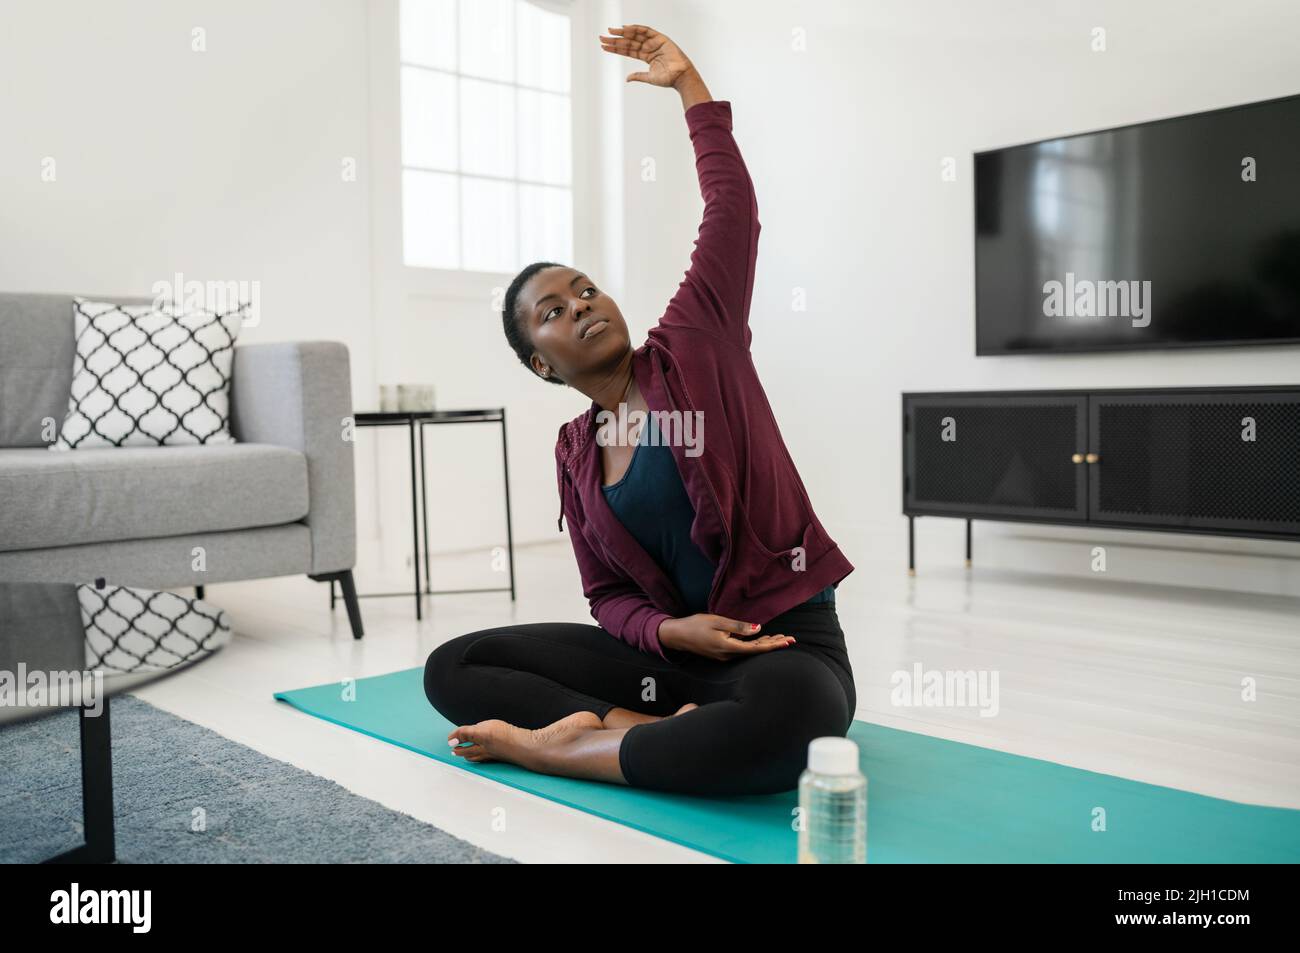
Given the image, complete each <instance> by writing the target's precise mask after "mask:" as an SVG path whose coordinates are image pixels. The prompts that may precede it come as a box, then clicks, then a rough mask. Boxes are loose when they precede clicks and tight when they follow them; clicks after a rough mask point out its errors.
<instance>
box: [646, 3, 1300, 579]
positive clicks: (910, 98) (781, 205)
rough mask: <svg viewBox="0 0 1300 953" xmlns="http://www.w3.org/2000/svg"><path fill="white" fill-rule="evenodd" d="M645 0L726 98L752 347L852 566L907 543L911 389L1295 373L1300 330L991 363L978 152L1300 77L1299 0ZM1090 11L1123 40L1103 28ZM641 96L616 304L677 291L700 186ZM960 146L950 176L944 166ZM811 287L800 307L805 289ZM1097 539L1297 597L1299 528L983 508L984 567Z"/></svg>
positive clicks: (943, 553) (1116, 550)
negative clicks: (1135, 525)
mask: <svg viewBox="0 0 1300 953" xmlns="http://www.w3.org/2000/svg"><path fill="white" fill-rule="evenodd" d="M625 14H626V16H625V19H627V20H629V21H632V22H641V23H648V24H651V25H653V26H655V27H657V28H658V29H661V30H662V31H664V32H665V33H668V34H669V35H670V36H672V37H673V38H674V39H675V40H677V41H678V42H679V43H680V45H681V46H682V47H683V48H684V49H685V51H686V52H687V54H688V55H689V56H691V58H692V59H693V61H694V62H695V63H696V65H697V66H698V67H699V69H700V70H701V72H702V74H703V75H704V77H705V80H706V82H707V83H708V84H709V87H710V90H711V92H712V94H713V96H714V98H715V99H729V100H731V101H732V106H733V115H734V120H735V132H736V136H737V139H738V141H739V143H740V145H741V149H742V151H743V152H744V155H745V158H746V161H747V163H748V165H749V168H750V172H751V174H752V176H753V178H754V181H755V185H756V189H757V193H758V203H759V210H760V218H761V220H762V222H763V234H762V238H761V240H760V249H759V257H758V266H757V278H756V281H755V289H754V297H753V302H752V311H751V323H752V326H753V329H754V341H753V351H754V355H755V361H756V363H757V364H758V367H759V370H760V373H761V374H762V375H763V380H764V384H765V387H766V389H767V392H768V395H769V397H770V399H771V402H772V404H773V407H774V410H775V411H776V414H777V419H778V421H780V423H781V425H782V429H783V433H784V434H785V437H786V441H787V443H788V444H789V446H790V448H791V452H792V454H793V456H794V458H795V461H796V462H797V463H798V464H799V466H800V470H801V473H802V475H803V477H804V480H805V482H806V483H807V484H808V487H809V492H810V494H811V496H812V499H813V501H814V504H815V505H816V507H817V510H818V514H819V516H820V517H821V518H822V521H823V522H824V523H825V524H826V525H827V527H828V529H829V530H830V532H831V534H832V536H834V537H835V538H836V539H837V540H838V541H839V542H840V544H841V546H842V547H843V548H844V550H845V551H846V553H847V554H848V555H849V558H850V559H851V560H853V561H854V562H855V563H856V564H857V565H859V566H867V565H868V564H874V563H876V562H877V561H883V562H884V564H885V566H886V568H887V569H888V568H890V567H895V568H898V569H900V571H901V567H902V566H904V565H905V559H906V536H905V533H906V520H905V519H903V517H902V516H901V515H900V512H901V495H902V490H901V474H900V471H901V461H900V441H901V437H900V429H899V416H900V409H899V394H900V392H902V391H905V390H958V389H963V388H971V389H995V388H1011V387H1014V388H1048V387H1065V388H1085V387H1116V386H1176V385H1247V384H1276V383H1296V381H1297V378H1298V377H1300V348H1295V347H1284V348H1229V349H1221V350H1204V351H1195V352H1192V351H1185V352H1160V353H1152V352H1147V353H1125V354H1105V355H1087V356H1050V357H1047V356H1045V357H997V358H979V359H976V358H975V356H974V311H973V272H974V265H973V262H974V259H973V237H972V236H973V231H974V228H973V203H972V192H971V172H972V162H971V155H972V153H973V152H974V151H977V150H982V149H988V148H993V147H997V146H1000V145H1009V144H1014V143H1020V142H1025V141H1030V140H1035V139H1042V138H1048V137H1052V136H1057V135H1063V134H1068V133H1073V132H1082V131H1088V130H1092V129H1096V128H1102V127H1107V126H1113V125H1119V124H1123V123H1129V122H1139V121H1145V120H1149V119H1155V118H1160V117H1165V116H1171V115H1178V114H1181V113H1188V112H1196V111H1200V110H1205V109H1212V108H1216V107H1220V106H1227V105H1233V104H1236V103H1242V102H1248V101H1252V100H1260V99H1267V98H1270V97H1275V96H1282V95H1287V94H1293V93H1296V92H1300V57H1297V55H1296V47H1295V37H1296V36H1298V35H1300V6H1298V5H1296V4H1294V3H1286V2H1242V3H1234V4H1219V3H1204V2H1187V0H1142V2H1141V3H1134V2H1101V3H1087V4H1084V3H1060V2H1058V3H1046V2H1042V0H1025V2H1010V0H1000V2H993V0H983V2H971V0H945V2H925V3H920V2H916V0H884V2H873V3H870V4H865V3H857V2H849V0H844V2H826V0H823V2H812V3H803V4H798V5H796V4H793V3H787V2H774V0H773V2H764V3H752V2H740V0H679V2H676V3H673V4H666V3H662V2H659V0H654V2H650V0H641V2H634V0H629V2H628V3H627V4H626V5H625ZM1096 26H1102V27H1104V28H1105V29H1106V31H1107V41H1108V42H1107V51H1106V52H1104V53H1094V52H1092V51H1091V49H1090V40H1091V30H1092V28H1093V27H1096ZM796 29H802V30H803V31H805V34H806V44H807V48H806V51H804V52H797V51H795V50H792V35H793V31H794V30H796ZM629 71H630V70H629ZM626 110H627V116H628V123H627V126H628V131H627V155H628V168H629V178H628V183H627V187H626V193H625V194H626V196H627V200H628V209H627V220H628V221H629V222H635V223H638V227H637V228H635V229H629V232H628V239H627V252H628V263H627V273H628V288H629V294H630V299H629V300H627V301H623V302H621V304H622V306H623V308H624V311H625V312H629V313H638V312H640V311H642V310H645V311H647V312H649V311H653V310H654V309H655V308H656V307H662V303H663V302H666V301H667V300H668V297H669V296H670V295H671V293H672V291H673V290H674V289H675V287H676V283H677V282H678V281H679V280H680V278H681V273H682V270H683V269H684V268H685V267H686V264H687V261H688V256H689V253H690V251H691V247H692V246H691V241H692V238H693V235H694V226H695V223H696V222H698V214H699V209H700V207H701V202H700V199H699V196H698V190H697V189H695V187H694V184H693V168H692V166H691V164H690V153H689V150H684V149H683V143H685V142H686V141H687V140H686V136H685V132H684V127H683V124H682V119H681V116H680V106H679V104H678V102H677V97H676V96H675V95H674V94H671V93H663V91H660V90H652V89H649V88H646V87H640V88H636V89H629V90H628V91H627V107H626ZM642 155H655V156H658V157H660V164H659V168H660V170H661V173H660V176H659V179H658V182H657V183H651V184H643V183H640V182H637V181H635V180H633V179H632V177H631V174H630V170H631V168H632V166H633V164H634V163H635V162H636V161H637V158H638V157H639V156H642ZM944 156H953V157H955V158H956V159H957V166H958V181H957V182H955V183H945V182H943V181H941V179H940V174H939V171H940V161H941V158H942V157H944ZM796 288H802V289H805V290H806V294H807V311H806V312H795V311H793V310H792V307H791V301H792V295H793V292H794V289H796ZM917 526H918V530H917V532H918V558H919V561H920V562H919V565H920V570H921V571H922V572H924V570H925V566H926V565H927V563H928V564H929V565H936V564H944V565H948V566H960V564H961V563H960V560H961V557H962V532H963V526H962V523H961V522H960V521H957V520H938V519H928V520H919V521H918V523H917ZM1097 544H1102V545H1106V546H1107V547H1108V555H1109V572H1110V575H1111V577H1113V578H1123V579H1129V580H1151V581H1161V582H1169V583H1177V584H1201V585H1210V586H1225V587H1240V588H1246V589H1255V590H1260V591H1267V592H1288V593H1292V594H1300V558H1298V557H1300V551H1298V549H1297V547H1296V546H1295V545H1294V544H1290V545H1287V544H1278V543H1265V542H1258V541H1245V540H1232V539H1211V538H1207V537H1185V536H1178V535H1173V534H1154V533H1124V532H1099V531H1096V530H1092V531H1085V530H1077V529H1062V528H1054V527H1034V526H1025V525H1014V524H979V523H977V524H976V559H977V562H978V563H979V564H980V565H985V566H1016V567H1025V568H1043V569H1053V570H1059V571H1063V572H1073V573H1080V574H1086V573H1089V571H1090V570H1089V561H1088V560H1089V550H1090V548H1091V547H1092V546H1093V545H1097ZM1232 553H1252V554H1260V555H1259V558H1250V557H1244V558H1243V557H1241V556H1236V555H1228V554H1232ZM1263 554H1277V557H1278V558H1266V557H1265V556H1264V555H1263ZM874 570H875V566H874V565H872V566H871V569H870V570H869V571H874ZM850 580H852V577H850Z"/></svg>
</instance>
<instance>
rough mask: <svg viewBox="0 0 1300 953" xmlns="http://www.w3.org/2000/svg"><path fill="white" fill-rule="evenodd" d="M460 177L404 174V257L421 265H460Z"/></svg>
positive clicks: (443, 266) (421, 173)
mask: <svg viewBox="0 0 1300 953" xmlns="http://www.w3.org/2000/svg"><path fill="white" fill-rule="evenodd" d="M456 179H457V177H456V176H454V175H447V174H445V173H442V172H417V171H415V170H413V169H407V170H405V171H404V172H403V173H402V259H403V261H405V262H406V264H408V265H411V266H413V267H417V268H459V267H460V252H459V247H458V246H459V244H460V243H459V241H458V239H459V237H460V217H459V215H458V214H457V209H456Z"/></svg>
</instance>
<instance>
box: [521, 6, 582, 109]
mask: <svg viewBox="0 0 1300 953" xmlns="http://www.w3.org/2000/svg"><path fill="white" fill-rule="evenodd" d="M518 3H519V6H518V8H517V10H516V14H515V16H516V20H515V23H516V29H515V35H516V37H517V39H516V41H515V42H516V47H517V49H518V50H519V53H518V62H519V78H518V82H519V83H521V84H523V85H524V86H536V87H538V88H540V89H549V90H552V91H553V92H557V93H567V92H568V91H569V72H570V69H569V60H570V55H569V36H570V32H569V31H570V26H569V18H568V17H567V16H565V15H564V14H562V13H555V12H553V11H551V10H543V9H541V8H540V7H535V6H533V5H532V4H531V3H528V2H527V0H518Z"/></svg>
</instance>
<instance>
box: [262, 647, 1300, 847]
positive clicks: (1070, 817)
mask: <svg viewBox="0 0 1300 953" xmlns="http://www.w3.org/2000/svg"><path fill="white" fill-rule="evenodd" d="M423 676H424V670H423V669H422V668H412V669H407V670H405V671H401V672H392V673H390V674H388V675H378V676H375V677H373V678H362V679H357V680H356V682H355V684H354V690H355V695H356V697H355V700H351V701H345V700H344V697H343V696H344V691H343V688H344V686H343V685H342V684H340V683H330V684H328V685H316V686H314V687H311V688H300V689H296V690H294V691H288V692H277V693H276V694H275V697H276V698H277V699H279V700H281V701H284V702H288V703H289V704H290V705H293V706H294V707H295V708H299V709H301V710H302V711H305V712H307V713H308V714H310V715H315V716H316V717H317V718H323V719H325V720H326V721H332V722H334V723H335V724H339V725H343V726H345V727H347V728H351V729H353V730H354V731H359V732H361V733H362V734H367V735H370V736H372V737H375V738H379V739H380V740H382V741H387V742H389V743H390V744H395V745H398V746H399V747H402V748H408V749H410V750H411V751H418V752H419V753H420V754H423V755H428V756H429V757H431V758H433V759H435V760H437V761H441V762H443V763H445V764H451V765H455V766H456V767H457V768H459V769H460V770H463V771H474V772H476V773H479V774H482V775H484V776H485V777H489V778H491V779H493V780H494V781H499V782H500V783H502V784H505V785H509V786H510V787H514V788H519V789H520V790H523V791H528V792H530V793H532V794H535V795H538V796H539V797H544V798H548V799H549V800H552V801H556V802H558V803H560V804H564V805H567V806H569V807H573V808H577V809H578V810H580V811H586V812H588V813H590V814H595V815H597V816H598V817H604V818H608V819H609V820H612V821H617V822H618V823H620V824H626V825H627V826H628V827H633V828H636V829H637V830H642V831H646V832H648V833H650V834H653V835H655V836H656V837H662V838H664V839H666V840H670V841H674V842H676V843H678V844H684V845H685V846H687V847H692V848H694V849H696V850H700V851H703V852H705V853H707V854H712V855H714V856H717V857H721V858H724V859H725V860H730V861H734V862H738V863H793V862H794V860H795V847H796V844H795V838H796V835H795V833H794V830H793V827H792V822H793V819H794V815H793V811H794V808H795V805H796V803H797V798H796V795H795V792H793V791H791V792H789V793H788V794H773V795H761V796H750V797H728V798H701V797H690V796H686V795H676V794H661V793H658V792H654V791H641V790H636V789H633V788H629V787H626V786H624V785H618V784H605V783H602V782H595V781H577V780H574V779H571V778H556V777H550V776H547V775H542V774H534V773H533V772H531V771H526V770H524V769H523V768H519V767H516V766H514V765H510V764H499V763H490V762H489V763H484V764H472V763H470V762H466V761H464V760H462V759H460V758H457V757H456V756H455V755H453V754H452V753H451V750H450V749H449V748H448V747H447V734H448V733H449V732H450V731H451V729H452V728H453V727H454V726H453V725H451V724H450V723H449V722H448V721H447V720H446V719H445V718H443V717H442V716H441V715H439V714H438V713H437V712H436V711H435V710H434V709H433V708H432V707H431V706H430V705H429V702H428V700H427V699H426V698H425V696H424V682H423ZM849 737H850V738H852V739H853V740H854V741H856V742H857V743H858V748H859V750H860V751H861V752H862V773H863V774H865V775H866V776H867V779H868V785H867V861H868V863H873V864H874V863H886V864H888V863H945V862H946V863H967V862H971V863H1054V862H1072V863H1295V862H1297V861H1300V811H1295V810H1288V809H1286V808H1274V807H1260V806H1257V805H1251V804H1240V803H1238V802H1236V801H1225V800H1222V799H1220V798H1212V797H1205V796H1204V795H1200V794H1192V793H1189V792H1187V791H1179V790H1175V789H1173V788H1166V787H1159V786H1157V785H1153V784H1143V783H1142V782H1140V781H1130V780H1126V779H1124V778H1117V777H1113V776H1111V775H1107V774H1097V773H1096V772H1093V771H1083V770H1080V769H1078V768H1071V767H1067V766H1065V765H1061V764H1054V763H1052V762H1050V761H1040V760H1038V759H1036V758H1026V757H1022V756H1020V755H1014V754H1007V753H1005V752H1002V751H994V750H992V749H989V748H980V747H977V746H975V745H968V744H963V743H961V742H957V741H946V740H944V739H940V738H932V737H930V736H929V735H921V734H916V733H914V732H910V731H899V730H897V729H894V728H885V727H883V726H881V725H873V724H869V723H867V722H864V721H855V722H854V723H853V727H852V729H851V730H850V731H849ZM1099 810H1102V811H1104V812H1105V824H1106V830H1105V831H1094V830H1093V817H1094V813H1095V812H1097V811H1099Z"/></svg>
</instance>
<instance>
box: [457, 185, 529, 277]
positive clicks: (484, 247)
mask: <svg viewBox="0 0 1300 953" xmlns="http://www.w3.org/2000/svg"><path fill="white" fill-rule="evenodd" d="M461 188H462V191H461V205H462V208H463V209H464V216H465V228H464V229H463V234H462V241H463V249H464V256H463V258H462V262H463V263H462V265H461V267H462V268H467V269H469V270H471V271H513V270H515V269H516V268H517V267H518V254H519V252H518V249H519V243H518V242H517V241H516V240H515V235H516V232H517V229H518V227H517V223H516V206H517V204H518V201H519V199H518V194H517V191H516V190H517V188H518V187H517V186H516V185H515V183H513V182H497V181H495V180H493V179H472V178H462V179H461Z"/></svg>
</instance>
